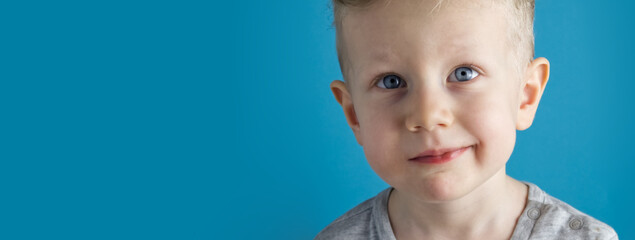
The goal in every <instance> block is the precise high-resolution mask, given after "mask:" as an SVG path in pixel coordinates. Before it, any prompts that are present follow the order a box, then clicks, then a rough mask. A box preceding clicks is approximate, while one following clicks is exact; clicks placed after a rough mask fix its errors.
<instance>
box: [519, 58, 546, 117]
mask: <svg viewBox="0 0 635 240" xmlns="http://www.w3.org/2000/svg"><path fill="white" fill-rule="evenodd" d="M549 68H550V66H549V61H548V60H547V59H546V58H543V57H540V58H536V59H534V60H533V61H532V62H531V63H530V64H529V65H528V66H527V71H526V75H525V78H524V79H523V85H522V86H521V91H520V105H519V109H518V119H517V121H516V129H518V130H525V129H527V128H529V127H530V126H531V124H532V123H533V121H534V117H535V115H536V110H538V103H539V102H540V98H541V97H542V94H543V93H544V91H545V87H546V86H547V81H549Z"/></svg>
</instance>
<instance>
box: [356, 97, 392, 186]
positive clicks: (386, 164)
mask: <svg viewBox="0 0 635 240" xmlns="http://www.w3.org/2000/svg"><path fill="white" fill-rule="evenodd" d="M361 115H362V116H360V118H359V121H360V134H361V137H362V141H363V144H364V146H363V148H364V154H365V156H366V160H367V161H368V163H369V165H370V166H371V168H372V169H373V170H374V171H375V172H376V173H377V175H379V176H380V177H381V178H383V179H384V180H386V179H385V176H386V175H389V174H386V173H389V172H391V171H394V168H395V167H397V164H394V163H395V161H398V160H399V159H400V158H402V155H403V154H402V151H401V146H400V145H399V142H400V141H399V133H400V131H402V129H400V124H399V119H397V115H396V114H395V113H392V112H390V110H382V108H373V109H368V110H367V111H363V112H362V114H361Z"/></svg>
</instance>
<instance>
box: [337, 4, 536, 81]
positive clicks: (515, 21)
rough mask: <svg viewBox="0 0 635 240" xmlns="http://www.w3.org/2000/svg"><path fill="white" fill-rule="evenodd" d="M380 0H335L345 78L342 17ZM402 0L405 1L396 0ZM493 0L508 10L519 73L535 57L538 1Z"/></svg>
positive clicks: (511, 44) (338, 38)
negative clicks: (349, 11)
mask: <svg viewBox="0 0 635 240" xmlns="http://www.w3.org/2000/svg"><path fill="white" fill-rule="evenodd" d="M380 1H381V0H332V6H333V25H334V26H335V32H336V48H337V56H338V59H339V62H340V68H341V70H342V74H344V75H345V76H344V78H346V74H345V68H344V61H347V60H346V59H344V56H343V54H342V52H343V51H342V50H343V49H342V47H343V46H342V45H343V44H342V40H341V39H340V36H341V29H342V19H343V18H344V17H345V15H346V10H347V9H349V8H350V9H363V8H365V7H370V6H371V5H373V4H375V3H376V2H380ZM383 1H387V2H386V4H389V3H390V1H391V0H383ZM397 1H403V0H397ZM436 1H437V3H436V5H435V6H434V8H432V10H431V11H430V13H432V12H434V11H435V10H438V9H440V8H441V7H442V5H443V3H444V2H447V1H444V0H436ZM493 2H497V3H501V4H503V6H504V7H505V8H506V9H507V11H505V15H506V17H507V20H508V26H509V29H508V32H509V34H508V38H509V39H508V41H507V44H508V45H509V46H510V47H511V48H510V49H513V48H515V49H516V51H514V52H513V54H514V58H515V59H516V60H517V67H518V69H517V70H518V71H519V73H520V72H522V71H523V70H524V67H526V65H527V64H529V63H530V62H531V61H532V60H533V59H534V10H535V0H494V1H493Z"/></svg>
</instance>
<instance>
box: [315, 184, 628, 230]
mask: <svg viewBox="0 0 635 240" xmlns="http://www.w3.org/2000/svg"><path fill="white" fill-rule="evenodd" d="M523 183H525V184H527V185H528V186H529V196H528V197H527V199H528V201H527V205H526V206H525V209H524V210H523V213H522V215H521V216H520V218H519V219H518V222H517V223H516V228H515V229H514V233H513V234H512V237H511V239H512V240H525V239H536V240H537V239H545V240H546V239H549V240H551V239H593V240H596V239H599V240H604V239H610V240H617V233H615V230H613V228H611V227H610V226H609V225H607V224H605V223H603V222H600V221H598V220H597V219H595V218H593V217H591V216H589V215H586V214H584V213H582V212H580V211H578V210H577V209H575V208H573V207H571V206H569V204H566V203H565V202H563V201H560V200H558V199H556V198H554V197H552V196H550V195H549V194H547V193H545V192H544V191H543V190H541V189H540V188H538V186H536V185H534V184H532V183H528V182H523ZM392 189H393V188H392V187H389V188H387V189H385V190H383V191H382V192H380V193H379V194H377V196H375V197H373V198H371V199H368V200H366V201H364V202H363V203H360V204H359V205H357V206H356V207H354V208H353V209H351V210H349V211H348V212H346V213H345V214H344V215H342V216H340V217H339V218H337V219H335V221H333V222H332V223H331V224H329V225H328V226H326V227H325V228H324V229H323V230H322V231H321V232H320V233H319V234H318V235H317V236H316V237H315V240H321V239H364V240H368V239H382V240H383V239H395V235H394V234H393V232H392V226H391V225H390V220H389V218H388V197H389V196H390V192H391V191H392Z"/></svg>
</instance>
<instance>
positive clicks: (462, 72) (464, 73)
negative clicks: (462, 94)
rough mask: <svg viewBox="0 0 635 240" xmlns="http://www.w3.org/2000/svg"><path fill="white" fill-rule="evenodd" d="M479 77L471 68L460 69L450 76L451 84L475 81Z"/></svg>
mask: <svg viewBox="0 0 635 240" xmlns="http://www.w3.org/2000/svg"><path fill="white" fill-rule="evenodd" d="M476 76H478V72H477V71H475V70H474V69H471V68H469V67H460V68H457V69H456V70H454V72H453V73H452V74H450V81H451V82H465V81H469V80H472V79H474V78H475V77H476Z"/></svg>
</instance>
